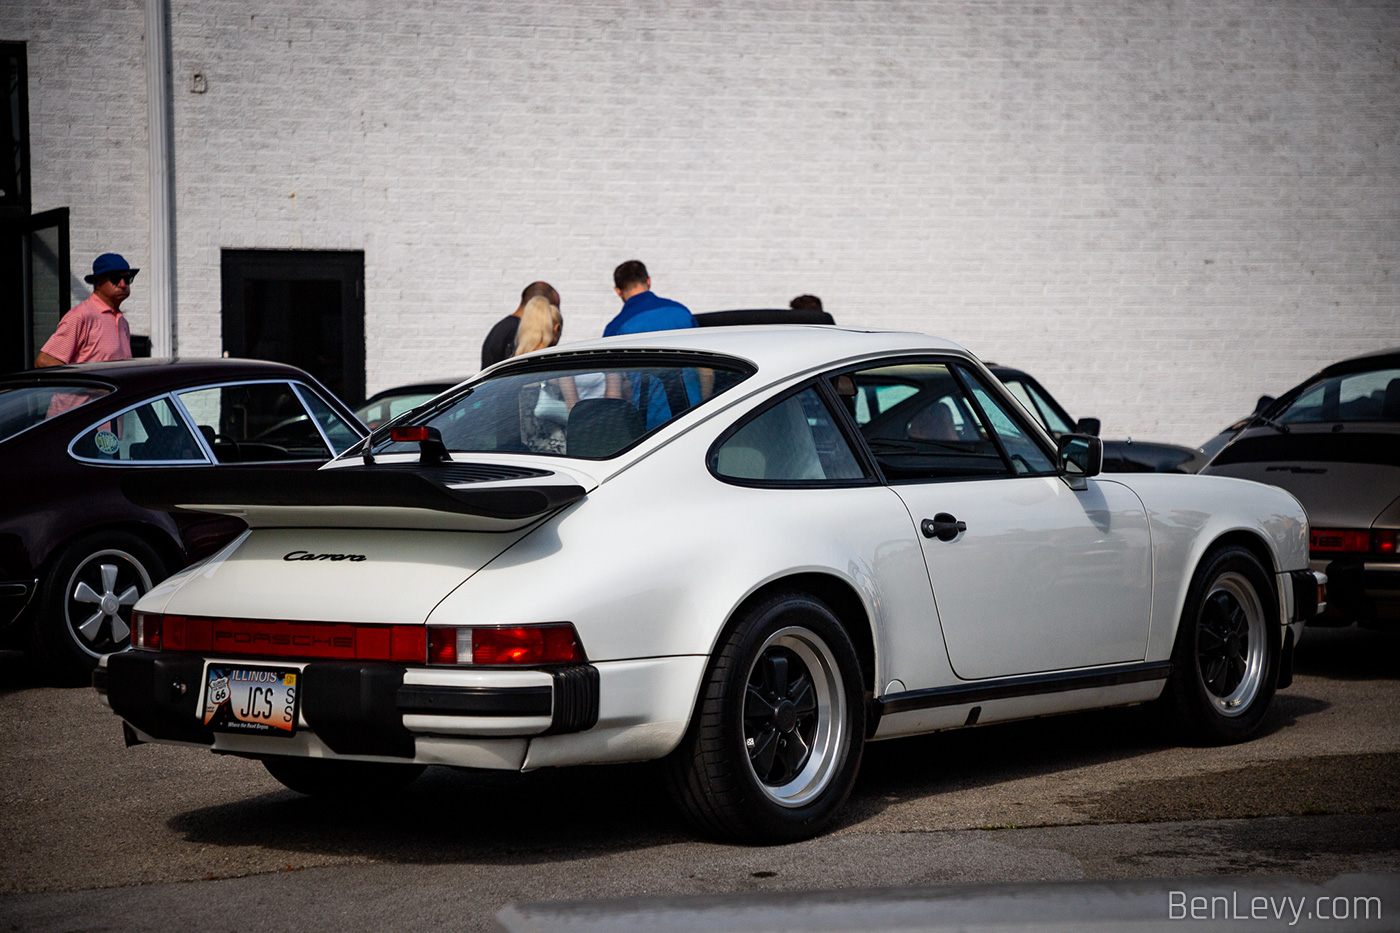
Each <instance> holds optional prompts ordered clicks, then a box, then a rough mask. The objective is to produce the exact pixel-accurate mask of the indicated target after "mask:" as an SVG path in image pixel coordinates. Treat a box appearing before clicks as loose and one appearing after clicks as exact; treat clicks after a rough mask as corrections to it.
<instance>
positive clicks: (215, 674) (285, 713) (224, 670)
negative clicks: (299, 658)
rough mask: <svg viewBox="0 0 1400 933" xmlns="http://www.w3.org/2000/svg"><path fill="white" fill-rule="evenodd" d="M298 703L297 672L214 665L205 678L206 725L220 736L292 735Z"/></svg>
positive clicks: (282, 669) (283, 669) (294, 729)
mask: <svg viewBox="0 0 1400 933" xmlns="http://www.w3.org/2000/svg"><path fill="white" fill-rule="evenodd" d="M297 701H298V696H297V672H296V671H294V670H286V669H285V668H266V667H251V668H250V667H215V666H213V665H210V667H209V669H208V673H207V674H206V675H205V678H204V724H205V725H207V726H209V727H210V728H212V729H215V730H217V731H220V732H243V733H268V734H273V735H279V734H280V735H291V734H292V733H293V732H295V731H296V726H297Z"/></svg>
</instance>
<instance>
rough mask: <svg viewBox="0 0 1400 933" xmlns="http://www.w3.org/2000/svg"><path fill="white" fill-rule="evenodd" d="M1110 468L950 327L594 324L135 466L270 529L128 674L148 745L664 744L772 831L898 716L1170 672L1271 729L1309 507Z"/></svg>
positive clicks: (323, 790) (800, 834)
mask: <svg viewBox="0 0 1400 933" xmlns="http://www.w3.org/2000/svg"><path fill="white" fill-rule="evenodd" d="M1101 461H1102V445H1101V442H1100V441H1099V440H1098V439H1097V438H1092V437H1086V436H1077V435H1066V436H1064V437H1062V438H1060V440H1059V443H1058V446H1057V444H1056V443H1055V442H1054V441H1052V440H1051V438H1050V437H1049V436H1048V435H1047V434H1045V433H1044V431H1043V430H1042V429H1041V428H1040V427H1039V426H1038V424H1037V422H1036V421H1035V420H1034V419H1033V418H1031V417H1030V416H1029V415H1028V414H1027V413H1026V412H1025V410H1024V409H1022V408H1021V407H1020V405H1019V404H1018V403H1017V402H1016V400H1015V399H1014V397H1012V396H1011V395H1010V394H1009V393H1008V392H1007V391H1006V390H1005V389H1004V388H1003V387H1002V385H1001V384H1000V383H999V382H997V380H996V379H995V378H994V377H992V376H991V375H990V373H988V371H987V369H986V368H985V367H984V366H983V365H982V364H981V363H980V362H979V361H978V360H977V359H976V358H975V357H974V356H972V355H971V354H970V353H968V352H967V351H966V350H964V349H962V348H960V347H958V346H956V345H954V344H951V343H947V342H944V341H940V340H936V339H932V338H929V337H925V336H921V335H918V334H906V333H872V332H863V331H854V330H845V329H839V328H833V327H773V328H767V327H765V328H755V327H748V328H713V329H711V328H706V329H703V330H690V331H671V332H665V333H655V334H642V335H637V336H631V337H624V338H614V339H610V340H600V341H593V342H589V343H583V344H574V345H571V346H569V347H565V348H556V349H554V350H547V351H543V352H540V353H535V354H530V355H527V356H522V357H517V358H515V359H513V360H509V361H507V362H505V363H502V364H500V365H498V366H496V367H494V368H492V369H490V370H488V371H486V372H484V373H482V374H481V375H479V376H477V377H476V378H475V379H473V380H470V381H468V382H466V383H464V384H462V385H461V386H459V387H458V388H457V389H455V390H453V391H452V392H449V393H447V394H445V395H442V396H440V397H438V398H436V399H434V400H433V401H431V402H429V403H427V404H426V405H425V406H424V407H422V408H419V409H416V410H414V411H413V412H410V413H409V414H407V415H405V416H402V417H400V418H399V419H397V420H395V421H394V422H392V423H391V424H389V425H387V426H386V427H383V428H380V429H379V430H378V431H376V432H375V434H374V435H373V436H372V437H371V438H370V439H369V441H368V442H367V443H365V444H362V445H360V446H359V447H358V448H354V449H352V450H351V451H350V452H348V453H347V454H346V455H343V456H341V457H340V458H339V459H337V460H335V461H332V462H331V463H330V464H328V465H327V466H326V467H325V468H323V469H321V470H319V471H315V472H309V473H308V472H298V473H292V472H287V473H270V472H268V471H266V470H258V471H254V470H246V471H243V472H241V473H237V472H235V471H234V470H232V469H228V470H223V471H220V472H219V473H218V475H214V473H213V471H209V473H207V474H202V473H201V472H200V471H195V470H183V471H179V472H168V473H165V474H164V475H157V474H152V473H146V474H142V475H141V476H139V477H133V478H132V479H131V480H130V481H128V482H127V483H126V484H125V487H124V488H125V489H126V492H127V494H128V495H129V496H130V497H131V498H133V499H134V500H136V501H138V502H141V503H142V504H145V505H149V506H156V507H161V508H167V509H176V508H179V509H194V510H200V511H206V512H215V513H223V514H228V515H237V516H238V517H240V518H242V519H243V520H244V521H246V522H247V523H248V525H249V530H248V531H247V532H246V533H245V534H244V535H243V536H242V537H240V538H239V539H237V540H236V541H234V542H233V543H232V544H230V545H229V546H228V547H226V548H225V549H224V550H223V551H221V552H220V553H218V554H217V555H215V556H214V557H212V558H210V559H209V560H207V561H205V562H203V563H201V564H198V565H196V566H194V567H191V568H189V569H187V570H185V571H183V572H181V573H179V574H177V575H175V576H174V577H171V578H170V579H169V580H166V581H165V582H164V583H163V584H161V585H159V586H157V587H155V588H154V589H152V590H151V591H150V592H149V593H147V594H146V595H145V596H144V597H143V598H142V599H141V601H140V603H139V604H138V605H137V606H136V613H135V616H134V625H133V637H132V650H130V651H127V652H122V653H118V654H112V655H109V656H107V657H106V658H105V659H104V661H103V664H102V667H101V668H100V669H99V670H98V672H97V673H96V675H95V676H94V683H95V685H96V686H97V688H98V689H99V691H101V692H102V693H104V694H105V696H106V697H107V701H108V702H109V704H110V705H111V707H112V709H113V710H115V711H116V713H117V714H119V715H120V716H121V717H122V718H123V719H124V720H125V729H126V735H127V739H128V741H129V742H131V743H133V744H135V743H138V742H169V743H178V744H186V745H191V746H199V747H204V748H208V749H212V750H213V751H214V752H217V753H222V754H231V755H241V756H246V757H251V758H256V759H260V760H262V761H263V762H264V764H265V765H266V767H267V769H268V770H269V771H270V772H271V773H272V775H273V776H274V777H276V778H277V779H278V780H279V781H281V782H282V783H284V784H285V785H287V786H288V787H290V788H292V789H294V790H297V791H301V792H303V793H309V794H337V795H347V794H358V793H363V792H366V791H368V790H371V789H373V790H384V789H387V788H392V787H396V786H401V785H403V784H406V783H407V782H409V781H411V780H412V779H413V778H414V777H416V776H417V775H418V774H419V773H420V772H421V771H422V769H423V768H424V766H426V765H434V764H435V765H450V766H459V767H470V768H495V769H510V770H530V769H534V768H544V767H554V766H563V765H583V764H590V763H598V762H621V761H640V760H648V759H665V762H666V769H665V770H666V773H667V774H668V775H669V778H670V783H671V786H672V789H673V791H674V795H675V797H676V799H677V801H678V802H679V804H680V805H681V807H682V809H683V810H684V811H685V812H686V813H687V815H688V816H689V817H690V818H691V819H692V820H693V821H694V822H695V823H696V824H698V825H699V827H701V828H702V829H703V830H705V831H707V832H709V833H712V834H715V835H719V836H724V837H729V838H736V839H744V840H750V841H759V842H775V841H787V840H794V839H800V838H804V837H807V836H810V835H813V834H814V833H816V832H818V831H819V830H820V829H821V828H822V826H823V825H825V824H826V823H827V822H828V821H829V820H830V819H831V817H832V816H833V814H834V813H835V812H836V811H837V810H838V809H839V808H840V806H841V804H842V803H843V801H844V800H845V798H846V797H847V795H848V794H849V792H850V790H851V786H852V784H853V783H854V781H855V778H856V772H857V769H858V768H859V766H860V761H861V752H862V748H863V745H864V743H865V742H867V741H871V740H879V739H887V738H894V737H897V736H906V735H911V734H915V733H923V732H930V731H933V730H938V729H948V728H954V727H959V726H971V725H978V724H985V723H992V722H1000V721H1005V720H1010V719H1018V718H1025V717H1030V716H1039V715H1043V714H1047V713H1057V712H1064V711H1069V710H1082V709H1090V708H1095V707H1105V706H1113V705H1120V704H1133V703H1149V702H1151V703H1155V704H1157V706H1158V708H1159V709H1160V710H1161V712H1162V715H1163V718H1164V719H1165V720H1166V721H1167V722H1168V723H1169V724H1171V725H1172V726H1174V727H1175V728H1176V729H1177V730H1178V732H1179V734H1180V735H1181V736H1182V737H1183V738H1184V739H1185V740H1187V741H1190V742H1197V743H1220V742H1231V741H1237V740H1241V739H1244V738H1245V737H1247V736H1248V735H1250V733H1251V732H1252V731H1253V730H1254V729H1255V728H1256V727H1257V726H1258V725H1259V723H1260V721H1261V719H1263V717H1264V715H1265V713H1266V711H1267V710H1268V707H1269V703H1270V700H1271V698H1272V697H1273V695H1274V691H1275V689H1276V688H1277V687H1279V686H1286V685H1287V683H1288V681H1289V679H1290V672H1291V664H1292V649H1293V645H1294V642H1295V640H1296V638H1297V637H1298V635H1299V633H1300V631H1301V626H1302V623H1303V621H1304V620H1305V619H1306V618H1308V617H1309V616H1310V615H1312V614H1314V613H1315V612H1317V611H1318V607H1319V602H1320V601H1321V600H1322V599H1324V598H1325V577H1324V576H1323V575H1321V574H1314V573H1313V572H1311V571H1309V570H1308V526H1307V519H1306V516H1305V515H1304V513H1303V509H1302V508H1301V507H1300V506H1299V505H1298V503H1297V501H1295V500H1294V499H1293V498H1292V497H1291V496H1290V495H1289V494H1288V493H1286V492H1283V491H1282V490H1279V489H1277V488H1273V487H1270V486H1264V485H1261V484H1257V483H1252V482H1247V481H1242V480H1235V479H1227V478H1219V477H1202V476H1190V475H1169V474H1115V475H1113V476H1112V477H1111V478H1109V477H1105V476H1101V475H1098V474H1099V467H1100V465H1101Z"/></svg>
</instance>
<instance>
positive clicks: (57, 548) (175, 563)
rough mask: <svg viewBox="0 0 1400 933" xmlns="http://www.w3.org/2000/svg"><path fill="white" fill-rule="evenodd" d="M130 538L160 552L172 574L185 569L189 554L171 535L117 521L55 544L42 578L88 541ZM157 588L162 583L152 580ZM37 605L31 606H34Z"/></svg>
mask: <svg viewBox="0 0 1400 933" xmlns="http://www.w3.org/2000/svg"><path fill="white" fill-rule="evenodd" d="M113 533H117V534H129V535H132V536H134V537H137V538H140V539H141V541H142V542H143V543H145V544H146V545H148V546H149V547H150V548H151V550H153V551H155V552H156V556H158V557H159V558H160V559H161V561H163V562H164V563H165V566H166V569H167V571H168V573H174V572H175V571H177V570H179V569H180V568H181V567H183V566H185V561H186V557H185V553H184V551H183V550H182V549H181V547H180V545H179V544H178V543H177V542H176V541H175V540H174V539H173V538H171V537H170V534H169V532H167V531H166V530H165V529H163V528H161V527H159V526H157V525H149V524H145V523H143V522H133V521H117V522H104V523H101V524H97V525H87V526H85V527H83V528H81V529H76V530H74V531H73V533H72V534H70V535H68V536H67V537H65V538H63V539H62V540H60V541H56V542H54V544H53V546H52V547H50V548H49V549H48V552H47V553H46V554H44V556H43V559H42V561H41V563H40V564H39V573H40V575H41V576H47V575H48V574H49V573H51V572H52V571H53V565H54V562H55V561H56V560H58V557H59V555H60V554H62V553H63V552H64V551H66V550H67V549H68V548H69V546H70V545H72V544H73V543H74V542H76V541H81V540H82V539H84V538H90V537H93V536H95V535H101V534H113ZM151 582H152V583H153V584H155V583H159V582H160V581H159V580H152V581H151ZM32 605H33V604H32V603H31V606H32Z"/></svg>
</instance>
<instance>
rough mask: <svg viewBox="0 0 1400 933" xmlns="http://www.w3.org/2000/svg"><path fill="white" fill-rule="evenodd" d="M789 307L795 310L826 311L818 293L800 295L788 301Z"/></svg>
mask: <svg viewBox="0 0 1400 933" xmlns="http://www.w3.org/2000/svg"><path fill="white" fill-rule="evenodd" d="M788 307H789V308H790V309H792V310H793V311H824V310H826V309H825V308H823V307H822V300H821V299H820V298H818V297H817V296H816V295H798V296H797V297H796V298H794V299H792V301H789V302H788Z"/></svg>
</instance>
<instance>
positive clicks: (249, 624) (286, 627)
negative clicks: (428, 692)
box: [156, 615, 427, 664]
mask: <svg viewBox="0 0 1400 933" xmlns="http://www.w3.org/2000/svg"><path fill="white" fill-rule="evenodd" d="M156 618H158V619H159V618H160V617H156ZM161 629H162V630H163V639H162V632H160V631H158V632H157V635H156V637H157V640H158V641H159V640H163V642H164V644H162V645H157V646H156V647H160V648H163V649H164V650H166V651H200V652H206V653H211V654H219V655H223V656H225V657H265V658H332V659H336V660H346V661H403V662H408V663H412V664H422V663H423V661H424V660H425V659H426V657H427V632H426V631H425V630H424V628H423V626H421V625H360V624H356V623H353V622H285V621H275V620H274V621H268V620H266V619H201V618H194V617H190V616H175V615H168V616H165V617H164V620H163V623H162V625H161Z"/></svg>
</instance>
